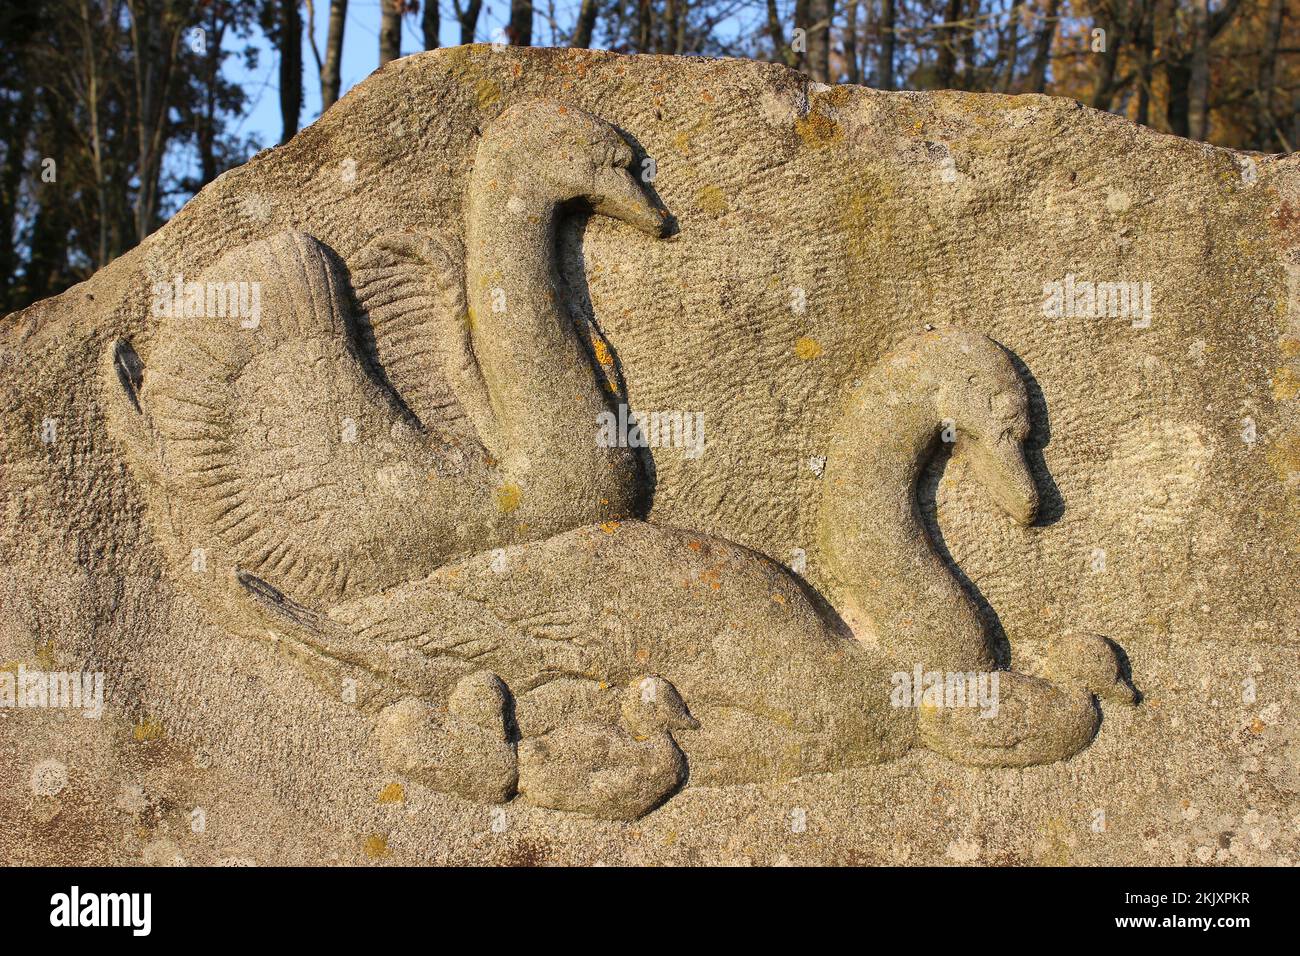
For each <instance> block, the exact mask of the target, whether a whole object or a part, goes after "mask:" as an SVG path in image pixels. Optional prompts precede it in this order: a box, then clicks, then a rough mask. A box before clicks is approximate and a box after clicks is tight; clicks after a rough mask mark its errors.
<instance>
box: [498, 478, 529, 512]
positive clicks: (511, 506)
mask: <svg viewBox="0 0 1300 956" xmlns="http://www.w3.org/2000/svg"><path fill="white" fill-rule="evenodd" d="M523 497H524V492H523V489H522V488H520V487H519V486H518V485H516V484H513V483H511V484H506V485H502V486H501V487H500V488H498V489H497V507H498V508H500V509H501V511H502V513H503V514H509V513H510V512H512V511H514V510H515V509H516V508H518V507H519V503H520V502H521V501H522V500H523Z"/></svg>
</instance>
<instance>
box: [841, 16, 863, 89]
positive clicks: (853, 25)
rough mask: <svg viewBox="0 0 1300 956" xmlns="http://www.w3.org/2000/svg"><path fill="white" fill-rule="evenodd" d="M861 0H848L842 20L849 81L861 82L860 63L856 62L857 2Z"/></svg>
mask: <svg viewBox="0 0 1300 956" xmlns="http://www.w3.org/2000/svg"><path fill="white" fill-rule="evenodd" d="M860 2H861V0H848V6H847V7H846V8H845V10H846V14H845V22H844V65H845V66H847V67H848V74H849V82H850V83H861V82H862V64H861V63H859V62H858V4H859V3H860Z"/></svg>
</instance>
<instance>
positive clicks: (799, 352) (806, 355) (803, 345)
mask: <svg viewBox="0 0 1300 956" xmlns="http://www.w3.org/2000/svg"><path fill="white" fill-rule="evenodd" d="M794 354H795V355H796V356H797V357H798V358H801V359H803V360H804V361H805V362H806V361H808V360H809V359H815V358H817V357H819V356H820V355H821V354H822V347H821V345H820V344H819V343H818V341H817V340H816V339H813V338H809V337H808V336H806V335H805V336H803V337H802V338H801V339H799V341H798V342H795V343H794Z"/></svg>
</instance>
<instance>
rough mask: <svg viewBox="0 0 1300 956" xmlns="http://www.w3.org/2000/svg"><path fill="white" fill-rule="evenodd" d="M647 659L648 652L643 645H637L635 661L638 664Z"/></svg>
mask: <svg viewBox="0 0 1300 956" xmlns="http://www.w3.org/2000/svg"><path fill="white" fill-rule="evenodd" d="M648 660H650V652H649V651H648V650H646V649H645V648H644V647H638V648H637V649H636V662H637V663H638V664H644V663H646V662H647V661H648Z"/></svg>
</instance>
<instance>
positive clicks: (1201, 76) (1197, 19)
mask: <svg viewBox="0 0 1300 956" xmlns="http://www.w3.org/2000/svg"><path fill="white" fill-rule="evenodd" d="M1209 131H1210V8H1209V3H1208V0H1192V56H1191V71H1190V73H1189V75H1188V82H1187V135H1188V136H1190V137H1191V138H1192V139H1199V140H1203V139H1205V137H1206V136H1207V135H1208V134H1209Z"/></svg>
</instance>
